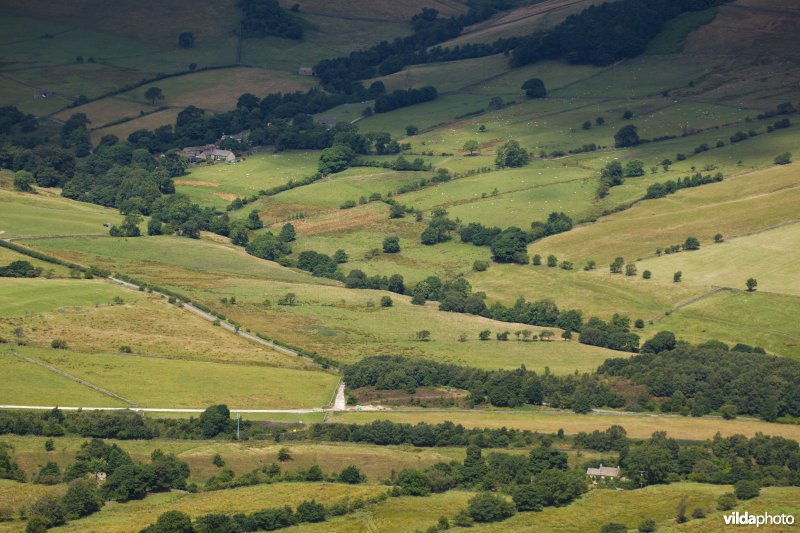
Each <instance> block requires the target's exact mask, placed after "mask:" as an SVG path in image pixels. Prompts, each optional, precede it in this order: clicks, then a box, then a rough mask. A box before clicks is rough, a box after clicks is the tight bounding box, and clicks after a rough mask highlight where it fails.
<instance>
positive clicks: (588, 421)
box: [328, 408, 800, 440]
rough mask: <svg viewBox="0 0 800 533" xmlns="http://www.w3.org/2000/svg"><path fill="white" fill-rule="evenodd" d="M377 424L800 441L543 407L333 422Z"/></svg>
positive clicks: (699, 422)
mask: <svg viewBox="0 0 800 533" xmlns="http://www.w3.org/2000/svg"><path fill="white" fill-rule="evenodd" d="M373 420H392V421H393V422H406V423H411V424H415V423H417V422H428V423H431V424H437V423H440V422H445V421H448V420H449V421H453V422H457V423H459V424H462V425H464V426H465V427H479V428H500V427H508V428H516V429H528V430H530V431H538V432H539V433H556V432H557V431H558V430H559V429H563V430H564V431H565V432H566V433H567V434H568V435H574V434H577V433H579V432H581V431H593V430H595V429H600V430H604V429H606V428H608V427H610V426H613V425H615V424H616V425H620V426H623V427H624V428H625V430H626V431H627V432H628V436H629V437H633V438H642V439H643V438H649V437H650V435H652V434H653V432H655V431H666V432H667V434H668V435H669V436H670V437H673V438H676V439H685V440H704V439H710V438H712V437H713V436H714V435H715V434H716V433H717V432H719V433H720V434H721V435H723V436H725V435H736V434H741V435H747V436H750V437H752V436H753V435H755V434H756V433H759V432H760V433H764V434H765V435H779V436H782V437H786V438H789V439H795V440H797V439H798V438H800V426H797V425H789V424H773V423H769V422H764V421H762V420H755V419H747V420H722V419H721V418H692V417H687V416H679V415H649V414H633V413H619V414H595V415H577V414H575V413H571V412H563V411H556V410H552V409H547V408H542V409H536V410H529V411H524V410H520V411H517V412H514V413H508V412H499V411H491V410H488V411H476V412H472V413H470V412H465V411H452V412H438V411H437V412H428V411H425V410H419V411H406V412H402V413H401V412H389V411H383V412H348V413H334V415H333V416H332V417H329V418H328V421H329V422H347V423H353V424H365V423H368V422H372V421H373Z"/></svg>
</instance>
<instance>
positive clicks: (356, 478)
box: [339, 465, 366, 485]
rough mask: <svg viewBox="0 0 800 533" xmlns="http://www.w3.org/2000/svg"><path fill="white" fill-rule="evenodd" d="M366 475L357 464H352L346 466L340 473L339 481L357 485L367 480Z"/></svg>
mask: <svg viewBox="0 0 800 533" xmlns="http://www.w3.org/2000/svg"><path fill="white" fill-rule="evenodd" d="M365 479H366V478H365V476H364V475H363V474H362V473H361V470H359V469H358V467H357V466H354V465H350V466H347V467H345V468H344V469H343V470H342V471H341V472H340V473H339V481H340V482H341V483H349V484H351V485H356V484H358V483H361V482H363V481H364V480H365Z"/></svg>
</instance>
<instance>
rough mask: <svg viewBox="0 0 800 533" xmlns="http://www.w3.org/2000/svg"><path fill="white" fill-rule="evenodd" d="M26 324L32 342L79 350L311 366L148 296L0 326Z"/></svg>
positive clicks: (14, 320) (12, 320)
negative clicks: (58, 343) (126, 349)
mask: <svg viewBox="0 0 800 533" xmlns="http://www.w3.org/2000/svg"><path fill="white" fill-rule="evenodd" d="M16 327H22V328H23V329H24V330H25V335H26V337H27V339H28V340H29V342H30V343H31V344H33V345H36V346H43V347H45V346H49V345H50V342H51V341H52V339H65V340H66V341H67V342H68V344H69V346H70V348H72V349H75V350H77V351H81V352H90V353H109V352H112V353H113V352H116V351H118V350H119V348H120V346H130V347H131V349H132V350H133V352H134V353H141V354H146V355H157V356H162V357H169V358H179V359H201V360H207V361H234V362H246V363H260V364H271V365H279V366H287V367H303V366H307V365H306V363H304V362H303V361H302V360H300V359H298V358H295V357H289V356H286V355H283V354H281V353H279V352H275V351H273V350H270V349H268V348H265V347H261V346H258V345H256V344H254V343H251V342H249V341H247V340H245V339H243V338H242V337H239V336H237V335H233V334H232V333H230V332H228V331H227V330H223V329H222V328H218V327H214V326H212V325H211V324H210V323H209V322H208V321H206V320H204V319H202V318H200V317H198V316H195V315H193V314H191V313H188V312H185V311H181V310H179V309H177V308H176V307H174V306H171V305H169V304H168V303H166V302H165V301H164V300H163V299H161V298H158V297H155V296H150V297H147V298H142V299H141V300H139V301H138V302H137V303H135V304H125V305H110V306H100V307H95V308H74V309H64V310H59V311H55V312H49V313H42V314H37V315H33V316H26V317H15V318H7V319H3V320H0V331H4V332H6V333H7V332H10V331H11V330H13V329H14V328H16Z"/></svg>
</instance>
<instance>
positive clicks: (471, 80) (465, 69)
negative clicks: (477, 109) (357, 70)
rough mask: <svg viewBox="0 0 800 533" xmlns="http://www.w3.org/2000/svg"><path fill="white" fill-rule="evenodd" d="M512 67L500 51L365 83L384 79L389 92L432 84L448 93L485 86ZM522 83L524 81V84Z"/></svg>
mask: <svg viewBox="0 0 800 533" xmlns="http://www.w3.org/2000/svg"><path fill="white" fill-rule="evenodd" d="M508 70H509V66H508V59H507V58H505V57H503V55H502V54H498V55H494V56H488V57H480V58H476V59H464V60H461V61H449V62H444V63H428V64H422V65H411V66H408V67H406V68H404V69H403V70H401V71H400V72H396V73H394V74H390V75H388V76H382V77H378V78H375V79H373V80H369V81H367V82H365V85H366V86H369V84H370V83H372V82H373V81H378V80H379V81H382V82H383V84H384V85H385V86H386V92H389V93H390V92H392V91H395V90H397V89H410V88H418V87H423V86H426V85H432V86H434V87H436V89H437V90H438V91H439V92H442V93H448V92H456V91H459V90H462V91H463V90H470V89H472V88H473V87H482V86H484V84H485V83H491V80H493V79H494V78H495V77H498V76H501V75H503V74H505V73H506V72H507V71H508ZM521 85H522V83H520V86H521Z"/></svg>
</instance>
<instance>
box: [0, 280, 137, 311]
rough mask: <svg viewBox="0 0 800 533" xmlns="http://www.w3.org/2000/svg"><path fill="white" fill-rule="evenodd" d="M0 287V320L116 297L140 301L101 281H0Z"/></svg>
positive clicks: (111, 299) (86, 305)
mask: <svg viewBox="0 0 800 533" xmlns="http://www.w3.org/2000/svg"><path fill="white" fill-rule="evenodd" d="M0 287H2V289H3V290H2V291H0V317H11V316H19V315H24V314H28V313H42V312H45V311H54V310H56V309H59V308H71V307H92V306H98V305H108V304H111V303H112V301H113V299H114V298H115V297H117V296H119V297H121V298H123V299H125V300H127V301H132V302H136V301H137V300H139V298H140V296H139V295H138V294H137V293H134V292H131V291H126V290H125V289H122V288H120V287H116V286H114V285H112V284H110V283H107V282H105V281H102V280H85V279H84V280H75V279H44V278H0Z"/></svg>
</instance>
